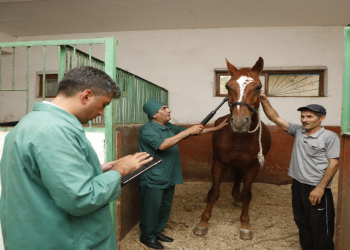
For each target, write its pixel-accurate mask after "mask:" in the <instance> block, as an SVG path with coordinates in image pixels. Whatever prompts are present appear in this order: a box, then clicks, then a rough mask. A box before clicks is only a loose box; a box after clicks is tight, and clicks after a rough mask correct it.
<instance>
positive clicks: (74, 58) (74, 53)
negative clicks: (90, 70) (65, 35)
mask: <svg viewBox="0 0 350 250" xmlns="http://www.w3.org/2000/svg"><path fill="white" fill-rule="evenodd" d="M76 60H77V45H76V44H74V46H73V63H72V69H74V68H75V67H76V66H75V65H76Z"/></svg>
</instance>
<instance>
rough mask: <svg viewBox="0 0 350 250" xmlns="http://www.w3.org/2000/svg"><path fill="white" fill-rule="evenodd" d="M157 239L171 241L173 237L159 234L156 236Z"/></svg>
mask: <svg viewBox="0 0 350 250" xmlns="http://www.w3.org/2000/svg"><path fill="white" fill-rule="evenodd" d="M156 238H157V240H160V241H164V242H173V241H174V239H172V238H170V237H168V236H165V235H164V234H159V235H157V236H156Z"/></svg>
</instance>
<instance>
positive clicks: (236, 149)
mask: <svg viewBox="0 0 350 250" xmlns="http://www.w3.org/2000/svg"><path fill="white" fill-rule="evenodd" d="M214 148H215V149H214V155H215V156H216V157H217V158H218V159H219V161H220V162H222V163H224V164H235V165H247V164H249V163H250V162H251V161H252V160H253V159H254V158H255V157H256V155H257V153H258V150H259V148H258V144H257V143H255V142H254V141H253V140H251V139H250V138H248V139H247V138H233V139H231V140H227V138H224V139H222V140H219V141H218V143H217V144H216V145H215V147H214Z"/></svg>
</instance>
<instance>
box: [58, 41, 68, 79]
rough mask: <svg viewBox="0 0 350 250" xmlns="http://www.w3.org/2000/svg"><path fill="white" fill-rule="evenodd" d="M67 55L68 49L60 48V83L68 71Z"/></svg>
mask: <svg viewBox="0 0 350 250" xmlns="http://www.w3.org/2000/svg"><path fill="white" fill-rule="evenodd" d="M66 55H67V54H66V48H65V47H64V46H58V76H57V77H58V79H57V80H58V82H60V81H61V80H62V78H63V76H64V73H65V70H66V69H65V65H66Z"/></svg>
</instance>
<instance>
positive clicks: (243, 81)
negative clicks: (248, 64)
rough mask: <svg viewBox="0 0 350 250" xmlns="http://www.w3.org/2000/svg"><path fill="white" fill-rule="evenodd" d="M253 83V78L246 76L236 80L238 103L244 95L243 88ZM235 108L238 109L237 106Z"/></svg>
mask: <svg viewBox="0 0 350 250" xmlns="http://www.w3.org/2000/svg"><path fill="white" fill-rule="evenodd" d="M252 81H253V78H251V77H248V76H241V77H240V78H239V79H238V80H237V83H238V85H239V98H238V102H241V101H242V98H243V93H244V89H245V87H246V86H247V85H248V84H249V83H251V82H252ZM237 108H238V109H239V105H238V106H237Z"/></svg>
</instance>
